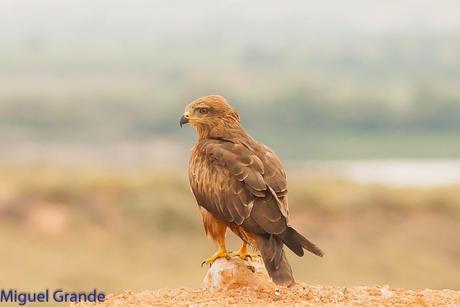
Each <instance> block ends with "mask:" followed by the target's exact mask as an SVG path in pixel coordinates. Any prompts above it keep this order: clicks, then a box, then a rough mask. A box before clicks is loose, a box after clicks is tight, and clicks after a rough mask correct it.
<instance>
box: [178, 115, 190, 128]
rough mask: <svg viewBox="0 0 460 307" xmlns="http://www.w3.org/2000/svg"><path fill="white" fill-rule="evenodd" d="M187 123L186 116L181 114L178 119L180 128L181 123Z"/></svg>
mask: <svg viewBox="0 0 460 307" xmlns="http://www.w3.org/2000/svg"><path fill="white" fill-rule="evenodd" d="M188 123H189V120H188V117H186V116H185V115H182V117H181V118H180V121H179V125H180V127H181V128H182V126H183V125H185V124H188Z"/></svg>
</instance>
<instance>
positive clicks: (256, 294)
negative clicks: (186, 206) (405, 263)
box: [77, 283, 460, 307]
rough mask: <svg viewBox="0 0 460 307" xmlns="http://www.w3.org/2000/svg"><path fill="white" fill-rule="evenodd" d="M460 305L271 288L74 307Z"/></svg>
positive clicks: (371, 292) (450, 296) (392, 293)
mask: <svg viewBox="0 0 460 307" xmlns="http://www.w3.org/2000/svg"><path fill="white" fill-rule="evenodd" d="M235 305H238V306H283V305H284V306H318V305H328V306H331V305H332V306H423V307H425V306H460V291H453V290H430V289H425V290H405V289H394V288H390V287H388V286H375V287H349V288H346V287H322V286H310V285H307V284H303V283H300V284H297V285H296V286H294V287H292V288H289V289H286V288H273V289H256V288H236V289H229V290H216V291H212V290H209V289H204V288H202V289H191V288H178V289H160V290H155V291H149V290H146V291H141V292H133V291H129V290H128V291H125V292H124V293H122V294H119V295H109V296H108V297H107V299H106V301H105V302H104V303H99V304H88V303H81V304H78V305H77V306H80V307H86V306H100V307H102V306H235Z"/></svg>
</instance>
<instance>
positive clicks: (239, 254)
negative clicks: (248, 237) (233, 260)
mask: <svg viewBox="0 0 460 307" xmlns="http://www.w3.org/2000/svg"><path fill="white" fill-rule="evenodd" d="M230 254H231V255H232V256H235V257H240V258H241V259H243V260H247V259H251V260H252V259H253V258H257V257H260V254H258V253H250V252H248V250H247V249H243V248H240V249H239V250H238V251H236V252H231V253H230Z"/></svg>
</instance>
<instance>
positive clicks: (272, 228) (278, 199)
mask: <svg viewBox="0 0 460 307" xmlns="http://www.w3.org/2000/svg"><path fill="white" fill-rule="evenodd" d="M188 123H190V124H191V125H192V126H193V127H194V128H195V129H196V130H197V134H198V140H197V143H196V144H195V146H194V147H193V149H192V153H191V157H190V164H189V180H190V186H191V189H192V191H193V194H194V195H195V198H196V201H197V203H198V206H199V208H200V211H201V215H202V218H203V224H204V228H205V232H206V234H207V235H208V236H209V237H211V238H212V239H213V240H214V242H216V243H217V245H218V247H219V249H218V251H217V252H216V253H215V254H214V255H212V256H211V257H210V258H208V259H206V260H205V261H203V264H204V263H205V264H210V265H211V264H212V263H213V262H214V261H215V260H216V259H218V258H222V257H229V256H238V257H240V258H242V259H247V257H252V256H254V255H253V254H251V253H249V251H248V246H252V247H253V248H254V249H256V250H259V251H260V254H261V256H262V260H263V262H264V265H265V267H266V269H267V272H268V273H269V275H270V277H271V278H272V280H273V281H274V282H275V283H276V284H279V285H283V286H291V285H293V284H294V283H295V282H294V278H293V276H292V270H291V267H290V265H289V263H288V261H287V259H286V256H285V253H284V250H283V246H284V245H286V246H287V247H288V248H289V249H291V250H292V251H293V252H294V253H295V254H296V255H298V256H300V257H301V256H303V255H304V249H306V250H308V251H310V252H312V253H313V254H315V255H318V256H323V252H322V251H321V249H320V248H319V247H317V246H316V245H315V244H313V243H312V242H310V241H309V240H307V239H306V238H305V237H303V236H302V235H301V234H299V233H298V232H297V231H296V230H295V229H294V228H292V227H291V226H289V221H288V214H289V211H288V197H287V191H288V190H287V180H286V174H285V172H284V169H283V166H282V164H281V161H280V159H279V158H278V157H277V155H276V154H275V153H274V152H273V151H272V150H271V149H270V148H268V147H267V146H265V145H264V144H261V143H258V142H257V141H256V140H254V139H253V138H252V137H251V136H250V135H249V134H248V133H247V132H246V130H245V129H244V128H243V126H242V125H241V122H240V116H239V115H238V113H237V112H236V111H235V110H234V109H233V107H231V106H230V104H229V103H228V102H227V101H226V100H225V98H223V97H222V96H218V95H211V96H205V97H201V98H198V99H196V100H194V101H192V102H191V103H190V104H189V105H188V106H187V107H186V109H185V113H184V114H183V116H182V117H181V118H180V126H181V127H182V125H184V124H188ZM227 228H230V229H231V230H232V231H233V232H234V233H235V234H236V235H238V236H239V237H240V238H241V239H242V241H243V243H242V246H241V248H240V249H239V250H238V251H237V252H233V253H229V252H227V249H226V245H225V234H226V230H227Z"/></svg>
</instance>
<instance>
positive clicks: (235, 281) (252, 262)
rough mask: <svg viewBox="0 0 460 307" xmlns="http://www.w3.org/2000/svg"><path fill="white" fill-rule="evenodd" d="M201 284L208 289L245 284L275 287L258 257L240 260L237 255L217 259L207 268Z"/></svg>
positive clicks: (248, 285) (230, 287) (257, 286)
mask: <svg viewBox="0 0 460 307" xmlns="http://www.w3.org/2000/svg"><path fill="white" fill-rule="evenodd" d="M203 284H204V287H205V288H208V289H232V288H236V287H241V286H246V287H254V288H259V289H261V288H270V289H271V288H275V287H276V285H275V284H274V283H273V282H272V280H271V279H270V277H269V276H268V273H267V270H266V269H265V266H264V264H263V262H262V259H261V258H260V257H256V258H253V259H248V260H242V259H240V258H239V257H232V258H230V259H228V260H227V259H225V258H220V259H217V260H216V261H215V262H214V263H213V264H212V266H211V267H210V268H209V270H208V272H207V273H206V276H205V277H204V280H203Z"/></svg>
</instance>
